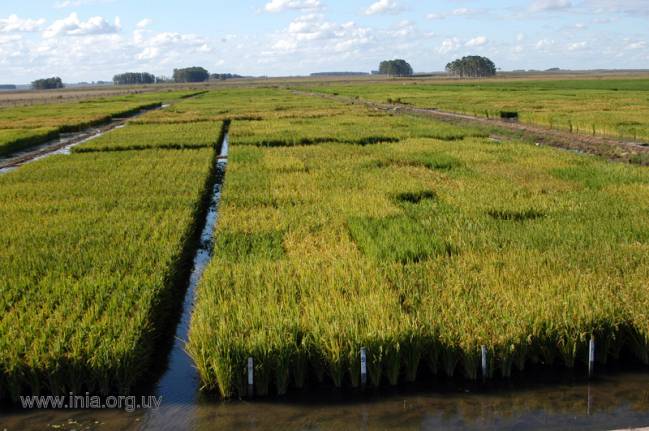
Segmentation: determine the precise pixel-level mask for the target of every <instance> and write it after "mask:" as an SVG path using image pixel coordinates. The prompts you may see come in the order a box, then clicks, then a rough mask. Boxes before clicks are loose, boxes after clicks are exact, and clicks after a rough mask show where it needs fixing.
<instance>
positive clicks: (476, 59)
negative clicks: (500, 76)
mask: <svg viewBox="0 0 649 431" xmlns="http://www.w3.org/2000/svg"><path fill="white" fill-rule="evenodd" d="M446 71H447V72H448V73H450V74H451V75H455V76H459V77H461V78H465V77H466V78H484V77H488V76H494V75H495V74H496V65H495V64H494V62H493V61H491V60H489V59H488V58H487V57H480V56H477V55H470V56H467V57H462V58H458V59H457V60H455V61H452V62H450V63H449V64H447V65H446Z"/></svg>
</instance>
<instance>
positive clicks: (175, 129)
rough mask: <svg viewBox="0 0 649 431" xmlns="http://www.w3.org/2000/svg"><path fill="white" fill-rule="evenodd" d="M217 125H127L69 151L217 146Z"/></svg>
mask: <svg viewBox="0 0 649 431" xmlns="http://www.w3.org/2000/svg"><path fill="white" fill-rule="evenodd" d="M221 127H222V124H221V123H213V122H200V123H186V124H158V125H142V124H129V125H127V126H126V127H124V128H121V129H117V130H113V131H111V132H110V133H106V134H105V135H103V136H101V137H99V138H96V139H93V140H91V141H88V142H86V143H84V144H81V145H78V146H75V147H73V149H72V151H74V152H76V153H84V152H94V151H125V150H144V149H175V150H178V149H188V148H205V147H214V146H216V145H217V139H218V137H219V133H220V130H221Z"/></svg>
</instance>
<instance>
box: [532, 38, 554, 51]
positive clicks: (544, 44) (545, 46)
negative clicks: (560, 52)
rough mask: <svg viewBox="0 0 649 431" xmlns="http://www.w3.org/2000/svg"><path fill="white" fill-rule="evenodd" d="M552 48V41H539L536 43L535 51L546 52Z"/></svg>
mask: <svg viewBox="0 0 649 431" xmlns="http://www.w3.org/2000/svg"><path fill="white" fill-rule="evenodd" d="M552 46H554V40H551V39H541V40H539V41H538V42H536V49H538V50H546V49H549V48H551V47H552Z"/></svg>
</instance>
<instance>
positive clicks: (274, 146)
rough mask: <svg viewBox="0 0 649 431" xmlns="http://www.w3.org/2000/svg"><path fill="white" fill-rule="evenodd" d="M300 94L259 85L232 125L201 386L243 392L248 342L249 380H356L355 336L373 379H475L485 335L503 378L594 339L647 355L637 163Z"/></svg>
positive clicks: (200, 316)
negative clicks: (340, 106)
mask: <svg viewBox="0 0 649 431" xmlns="http://www.w3.org/2000/svg"><path fill="white" fill-rule="evenodd" d="M377 88H379V87H377ZM352 90H353V91H366V92H372V91H374V90H375V88H374V87H369V88H364V87H359V88H356V87H354V88H353V89H350V93H351V92H352ZM234 97H235V93H233V92H230V93H228V94H227V95H223V94H221V93H211V94H210V95H208V96H205V97H202V98H201V103H208V101H211V103H212V105H213V106H227V105H228V101H229V100H230V99H232V98H234ZM246 97H249V93H245V92H244V93H241V95H240V98H241V99H245V98H246ZM381 97H382V96H381ZM269 100H272V101H273V103H272V104H269V103H267V101H269ZM295 100H296V99H295V96H294V95H291V94H290V93H283V92H281V91H276V92H270V93H269V92H259V93H258V95H257V97H255V98H254V103H251V104H250V105H249V108H248V109H249V110H250V114H251V116H255V117H257V116H258V117H260V118H262V120H256V121H241V120H240V121H236V120H235V121H233V122H232V124H231V127H230V130H231V135H230V138H231V140H230V144H231V147H230V162H229V165H228V170H227V174H226V180H225V188H224V192H223V201H222V204H221V207H220V219H219V225H218V228H217V229H216V232H215V237H216V245H215V252H214V253H215V255H214V258H213V261H212V263H211V264H210V266H209V267H208V269H207V271H206V274H205V276H204V278H203V280H202V282H201V285H200V286H199V289H198V299H197V303H196V308H195V311H194V315H193V320H192V328H191V333H190V343H189V350H190V352H191V354H192V357H193V358H194V360H195V362H196V364H197V366H198V369H199V372H200V374H201V378H202V380H203V384H204V385H205V386H206V388H208V389H212V390H218V391H220V392H221V394H222V395H224V396H238V395H242V394H245V393H246V386H245V384H246V363H247V358H248V357H252V358H253V359H254V364H255V370H254V371H255V379H256V380H255V381H256V386H255V390H256V392H257V394H261V395H263V394H267V393H283V392H285V391H286V390H287V388H289V387H293V386H297V387H302V386H303V385H305V384H306V383H305V382H306V381H307V380H308V379H309V376H316V377H317V379H319V380H325V379H326V380H327V381H329V382H332V383H333V384H334V385H336V386H348V385H351V386H358V385H359V382H360V364H359V361H360V356H359V352H360V349H361V347H366V348H367V351H368V367H369V379H370V383H371V384H372V385H376V386H378V385H380V384H383V383H385V382H388V383H390V384H396V383H397V382H400V381H404V380H405V381H411V380H414V379H415V378H416V376H417V374H418V372H419V370H420V369H421V367H428V368H429V369H430V370H431V371H432V372H434V373H439V374H443V375H454V374H456V373H459V374H462V375H464V376H465V377H468V378H476V377H477V376H478V375H479V361H480V348H481V346H482V345H484V346H486V347H487V349H488V352H489V364H490V368H489V369H490V370H491V371H490V372H491V373H494V374H496V375H503V376H508V375H510V374H511V373H512V370H514V369H519V370H521V369H524V368H525V366H526V365H527V364H529V363H535V362H543V363H545V364H552V363H560V364H563V365H565V366H568V367H573V366H575V365H576V364H578V363H580V362H583V361H585V360H586V358H587V354H586V347H587V343H588V340H589V339H590V336H591V335H595V336H596V337H597V340H598V358H599V359H600V360H602V361H604V360H606V359H608V358H610V357H617V355H619V353H620V351H621V349H622V348H623V347H624V348H628V349H630V350H631V351H633V352H635V353H636V354H637V355H638V357H639V358H640V359H642V360H644V361H645V362H647V361H648V360H649V359H648V354H649V348H648V347H647V346H648V342H649V329H648V328H649V321H647V319H646V314H645V311H644V310H645V308H646V306H647V304H649V293H647V290H646V282H647V280H648V279H649V269H648V268H649V266H647V263H649V204H647V202H649V199H648V198H649V194H648V193H649V172H648V171H647V170H646V168H641V167H633V166H629V165H623V164H611V163H609V162H606V161H603V160H600V159H598V158H595V157H591V156H582V155H575V154H571V153H568V152H564V151H560V150H556V149H551V148H544V147H537V146H533V145H529V144H524V143H519V142H506V143H498V142H495V141H492V140H489V139H487V138H484V137H482V136H480V134H479V133H476V132H475V131H474V130H472V129H470V128H462V127H452V130H449V128H450V127H451V126H449V125H448V124H445V123H439V122H436V121H433V120H425V121H424V120H421V119H419V118H411V117H407V116H399V117H395V116H391V115H388V114H380V113H377V112H374V111H369V110H367V109H365V108H362V107H360V106H356V107H354V106H348V107H346V108H345V109H346V110H347V112H345V113H342V112H339V111H336V112H335V113H332V114H331V115H328V116H323V117H321V118H317V119H316V120H314V119H313V118H312V116H311V115H310V114H309V113H310V112H316V111H318V110H320V109H322V108H323V104H327V106H330V105H329V103H330V102H331V101H322V100H321V99H318V98H313V99H308V98H307V99H304V100H306V101H309V100H310V102H305V103H310V104H311V106H304V105H302V104H295V103H294V101H295ZM191 103H194V101H192V102H191ZM277 105H279V106H282V107H283V109H282V110H281V113H282V117H283V118H282V119H279V120H273V118H276V115H277V112H278V111H277V110H276V109H273V106H277ZM264 106H266V107H267V108H266V109H267V111H266V112H264V111H263V110H262V109H261V108H260V107H264ZM292 106H294V107H292ZM332 108H334V107H332ZM179 109H180V106H179ZM237 115H241V116H242V117H245V115H246V114H245V111H243V112H242V111H241V110H237ZM449 133H450V135H452V137H453V139H447V137H448V136H449ZM282 136H283V137H284V139H281V137H282ZM373 136H383V139H377V140H375V141H374V140H372V141H371V142H370V140H369V139H368V138H370V137H373ZM314 137H318V139H314ZM325 137H328V139H325ZM320 138H322V139H320Z"/></svg>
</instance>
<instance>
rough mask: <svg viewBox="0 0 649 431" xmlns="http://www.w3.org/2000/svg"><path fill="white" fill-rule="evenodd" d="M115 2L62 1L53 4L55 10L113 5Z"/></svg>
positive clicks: (110, 0) (98, 0)
mask: <svg viewBox="0 0 649 431" xmlns="http://www.w3.org/2000/svg"><path fill="white" fill-rule="evenodd" d="M114 1H115V0H62V1H58V2H56V3H55V4H54V8H55V9H64V8H66V7H80V6H88V5H96V4H106V3H113V2H114Z"/></svg>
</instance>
